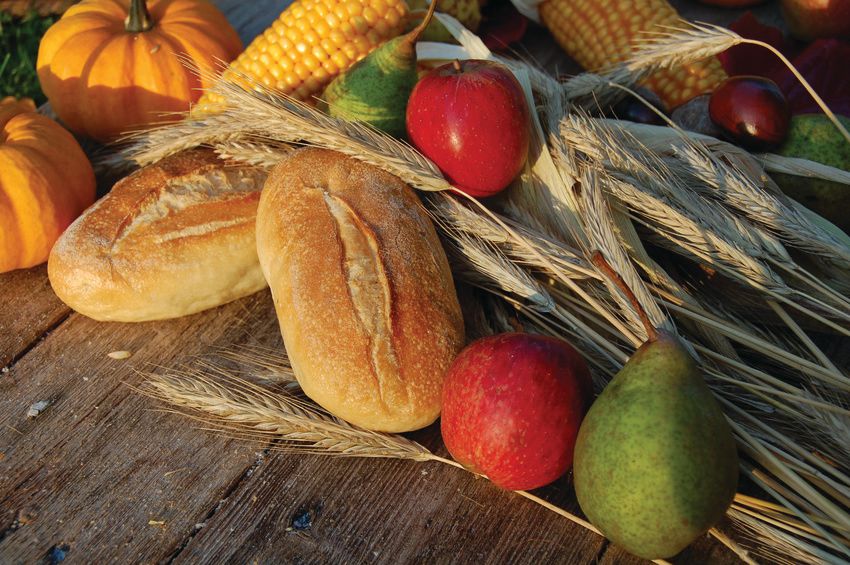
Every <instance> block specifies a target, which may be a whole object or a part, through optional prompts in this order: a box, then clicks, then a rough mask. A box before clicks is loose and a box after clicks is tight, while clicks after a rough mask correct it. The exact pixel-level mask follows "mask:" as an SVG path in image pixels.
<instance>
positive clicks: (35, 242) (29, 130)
mask: <svg viewBox="0 0 850 565" xmlns="http://www.w3.org/2000/svg"><path fill="white" fill-rule="evenodd" d="M94 195H95V180H94V172H93V171H92V167H91V164H90V163H89V160H88V158H87V157H86V154H85V153H83V150H82V149H81V148H80V146H79V144H78V143H77V140H76V139H74V136H72V135H71V134H70V133H69V132H68V131H67V130H65V129H64V128H63V127H62V126H60V125H59V124H57V123H56V122H54V121H53V120H51V119H50V118H48V117H47V116H42V115H41V114H37V113H36V111H35V104H33V102H32V100H29V99H27V98H24V99H22V100H15V99H14V98H11V97H8V98H4V99H3V100H0V273H5V272H6V271H11V270H14V269H23V268H27V267H32V266H34V265H38V264H39V263H43V262H45V261H46V260H47V256H48V254H49V253H50V249H51V248H52V247H53V244H54V243H55V242H56V239H57V238H58V237H59V236H60V235H61V234H62V232H63V231H64V230H65V228H66V227H68V225H69V224H70V223H71V222H73V221H74V219H75V218H76V217H77V216H79V215H80V214H81V213H82V212H83V210H85V209H86V208H88V207H89V206H90V205H91V204H92V203H93V202H94Z"/></svg>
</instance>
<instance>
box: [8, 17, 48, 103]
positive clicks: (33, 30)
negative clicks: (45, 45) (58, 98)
mask: <svg viewBox="0 0 850 565" xmlns="http://www.w3.org/2000/svg"><path fill="white" fill-rule="evenodd" d="M56 19H57V16H46V17H42V16H39V15H38V14H36V13H34V12H33V13H30V14H29V15H27V16H24V17H23V18H16V17H13V16H12V15H11V14H8V13H7V12H0V98H2V97H4V96H16V97H21V96H26V97H28V98H32V99H33V100H35V103H36V104H37V105H40V104H43V103H44V102H45V98H44V94H42V92H41V87H40V86H39V84H38V76H37V75H36V72H35V61H36V58H37V56H38V44H39V42H40V41H41V36H42V35H44V32H46V31H47V28H49V27H50V26H51V25H52V24H53V22H55V21H56Z"/></svg>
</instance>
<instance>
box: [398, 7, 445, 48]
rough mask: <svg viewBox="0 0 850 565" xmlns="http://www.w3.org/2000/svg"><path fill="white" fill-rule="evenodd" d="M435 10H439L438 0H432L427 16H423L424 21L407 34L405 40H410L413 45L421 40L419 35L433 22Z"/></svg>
mask: <svg viewBox="0 0 850 565" xmlns="http://www.w3.org/2000/svg"><path fill="white" fill-rule="evenodd" d="M435 11H437V0H431V4H430V5H429V6H428V12H427V13H426V14H425V17H424V18H422V21H421V22H420V23H419V25H418V26H416V27H415V28H414V29H413V31H411V32H410V33H408V34H407V36H406V37H405V40H407V41H408V42H410V44H411V45H413V44H415V43H416V42H417V41H419V36H420V35H422V32H423V31H425V28H426V27H428V24H430V23H431V18H433V17H434V12H435Z"/></svg>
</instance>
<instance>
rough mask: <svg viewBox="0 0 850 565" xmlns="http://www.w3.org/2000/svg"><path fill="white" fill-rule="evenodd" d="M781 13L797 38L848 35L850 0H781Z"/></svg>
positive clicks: (849, 34) (849, 32) (808, 38)
mask: <svg viewBox="0 0 850 565" xmlns="http://www.w3.org/2000/svg"><path fill="white" fill-rule="evenodd" d="M782 15H783V16H784V17H785V23H787V24H788V29H790V30H791V35H793V36H794V37H796V38H798V39H804V40H810V39H816V38H818V37H850V0H782Z"/></svg>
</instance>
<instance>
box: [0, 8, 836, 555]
mask: <svg viewBox="0 0 850 565" xmlns="http://www.w3.org/2000/svg"><path fill="white" fill-rule="evenodd" d="M216 3H217V4H218V5H219V6H220V7H221V8H222V9H223V11H224V12H225V14H226V15H227V16H228V18H229V19H230V21H231V22H232V23H233V24H234V26H235V27H236V28H237V30H238V31H239V33H240V36H241V37H242V39H243V41H244V42H245V43H246V44H247V43H249V42H250V40H251V39H252V38H253V37H254V36H255V35H256V34H258V33H260V32H261V31H262V30H263V29H265V28H266V27H267V26H268V25H270V24H271V22H272V21H274V19H275V18H276V17H277V15H278V14H279V13H280V11H282V10H283V9H284V8H285V6H286V5H288V4H289V1H288V0H269V1H264V2H245V1H244V0H218V1H217V2H216ZM673 3H674V5H676V7H677V8H679V9H680V11H681V12H682V14H683V15H684V16H685V17H688V18H691V19H699V20H704V21H712V22H717V23H728V22H730V21H732V20H734V19H735V18H737V17H738V16H740V14H741V13H743V11H742V10H723V11H721V10H716V9H714V8H709V7H707V6H704V5H702V4H699V3H697V2H693V1H686V0H673ZM756 13H757V15H758V16H759V17H760V19H762V21H764V22H765V23H771V24H776V23H777V21H778V13H777V11H776V7H775V4H768V5H766V6H763V7H760V8H758V9H757V10H756ZM520 53H527V54H530V55H531V56H533V57H534V58H535V59H536V60H537V61H538V62H539V63H540V64H541V65H542V66H543V67H544V68H546V69H547V70H549V71H551V72H558V73H563V74H571V73H575V72H578V71H579V69H578V67H577V66H576V65H575V63H573V62H572V61H570V60H569V58H567V57H566V56H565V55H564V54H563V53H562V52H561V51H560V50H558V49H557V48H554V45H553V43H552V40H551V37H550V36H549V34H548V32H546V31H545V30H543V29H542V28H539V27H532V29H531V30H530V32H529V34H528V36H527V39H526V41H525V43H524V47H523V48H522V49H520ZM69 313H70V311H69V310H68V309H67V308H66V307H65V306H64V305H63V304H62V303H61V302H59V301H58V299H56V297H55V296H54V295H53V293H52V291H51V290H50V287H49V283H48V281H47V278H46V275H45V272H44V268H43V267H42V268H37V269H32V270H29V271H18V272H14V273H8V274H5V275H0V367H3V366H5V365H7V364H9V362H10V361H11V360H13V359H14V360H16V361H15V363H14V364H13V365H12V367H11V370H9V371H8V372H7V373H0V562H2V563H18V562H22V563H23V562H27V563H29V562H39V561H41V560H44V561H46V562H51V561H52V562H56V561H57V560H58V557H59V556H60V555H61V556H64V557H65V558H66V561H67V562H68V563H74V562H79V563H89V562H148V563H149V562H160V561H164V562H168V561H170V560H172V559H173V560H174V561H176V562H179V563H195V562H206V563H209V562H216V563H217V562H222V561H227V562H237V563H242V562H261V563H268V562H287V563H328V562H333V563H337V562H346V563H373V562H375V563H403V562H410V563H432V562H433V563H462V562H474V563H479V562H488V563H594V562H598V561H602V562H603V563H626V564H629V563H638V562H640V561H639V560H636V559H634V558H632V557H630V556H628V555H627V554H625V553H624V552H623V551H622V550H621V549H619V548H616V547H613V546H609V545H608V544H607V542H605V541H604V540H603V539H602V538H600V537H599V536H596V535H594V534H591V533H588V532H587V531H585V530H583V529H582V528H580V527H579V526H575V525H573V524H572V523H571V522H569V521H567V520H566V519H564V518H561V517H558V516H556V515H554V514H552V513H550V512H549V511H547V510H545V509H543V508H542V507H539V506H537V505H535V504H533V503H531V502H529V501H527V500H525V499H522V498H519V497H518V496H517V495H515V494H512V493H508V492H504V491H500V490H499V489H497V488H496V487H494V486H493V485H491V484H489V483H488V482H486V481H484V480H480V479H475V478H474V477H473V476H472V475H470V474H467V473H465V472H463V471H461V470H458V469H455V468H451V467H447V466H443V465H441V464H438V463H427V464H419V463H410V462H399V461H382V460H351V459H339V458H334V459H331V458H323V457H320V456H306V455H286V454H282V453H278V452H273V451H269V452H265V451H264V450H265V448H267V447H268V446H267V445H262V444H246V443H240V442H234V441H230V440H227V439H224V438H222V437H218V436H216V435H214V434H211V433H209V432H205V431H202V430H199V429H197V426H196V425H195V424H194V423H193V422H191V421H190V420H188V419H186V418H184V417H182V416H178V415H174V414H170V413H164V412H161V411H159V410H160V409H162V408H163V405H162V404H159V403H157V402H154V401H151V400H149V399H147V398H145V397H143V396H140V395H139V394H137V393H135V392H133V391H132V389H131V388H130V386H128V385H138V384H139V383H140V382H141V380H142V376H141V375H140V374H139V373H137V372H136V371H145V370H164V368H167V367H175V366H177V365H179V364H180V363H182V362H183V361H184V360H185V359H186V357H187V356H189V355H201V356H211V355H213V352H214V350H215V349H216V348H218V347H223V346H232V345H234V344H239V343H246V342H247V343H259V344H266V345H274V346H277V347H279V346H280V336H279V334H278V333H277V322H276V320H275V318H274V313H273V307H272V304H271V300H270V298H269V296H268V293H267V292H263V293H260V294H258V295H255V296H253V297H249V298H246V299H243V300H240V301H238V302H235V303H232V304H229V305H227V306H224V307H222V308H218V309H215V310H212V311H208V312H205V313H202V314H198V315H195V316H191V317H188V318H183V319H179V320H173V321H169V322H157V323H150V324H137V325H129V324H104V323H96V322H94V321H92V320H89V319H86V318H84V317H82V316H80V315H76V314H74V315H70V317H69ZM45 336H46V337H45ZM847 349H848V350H850V348H847ZM115 350H129V351H131V352H133V356H132V357H131V358H130V359H127V360H123V361H122V360H115V359H111V358H109V357H107V355H106V354H107V353H108V352H110V351H115ZM18 358H20V359H18ZM156 367H159V368H156ZM39 400H48V401H50V402H51V404H50V406H48V407H47V408H46V409H45V410H44V411H43V412H42V413H41V414H40V415H39V416H37V417H35V418H27V411H28V409H29V408H30V406H32V404H33V403H35V402H37V401H39ZM412 437H414V438H415V439H416V440H417V441H420V442H421V443H423V444H424V445H426V446H427V447H429V448H431V449H434V450H436V451H437V452H438V453H439V454H441V455H445V451H444V448H443V447H442V444H441V442H440V439H439V430H438V428H437V426H431V427H429V428H427V429H426V430H423V431H421V432H418V433H416V434H413V435H412ZM540 494H541V495H543V496H544V497H545V498H547V499H548V500H550V501H551V502H553V503H555V504H558V505H561V506H563V507H564V508H567V509H568V510H570V511H572V512H575V513H578V512H579V510H578V507H577V504H576V502H575V498H574V495H573V491H572V487H571V485H570V483H569V479H568V478H564V479H562V480H560V481H558V482H556V483H555V484H554V485H551V486H549V487H547V488H545V489H541V492H540ZM674 561H675V562H677V563H682V564H684V563H721V564H722V563H732V562H734V561H735V559H734V557H733V556H732V554H731V552H729V551H728V550H726V549H725V548H723V547H722V546H720V545H719V544H718V543H716V542H715V541H713V540H712V539H711V538H709V537H707V536H706V537H704V538H701V539H700V540H699V541H698V542H696V543H695V544H694V545H693V546H692V547H690V548H688V549H687V550H686V551H685V552H683V553H682V554H681V555H679V556H678V557H677V558H676V559H675V560H674Z"/></svg>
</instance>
